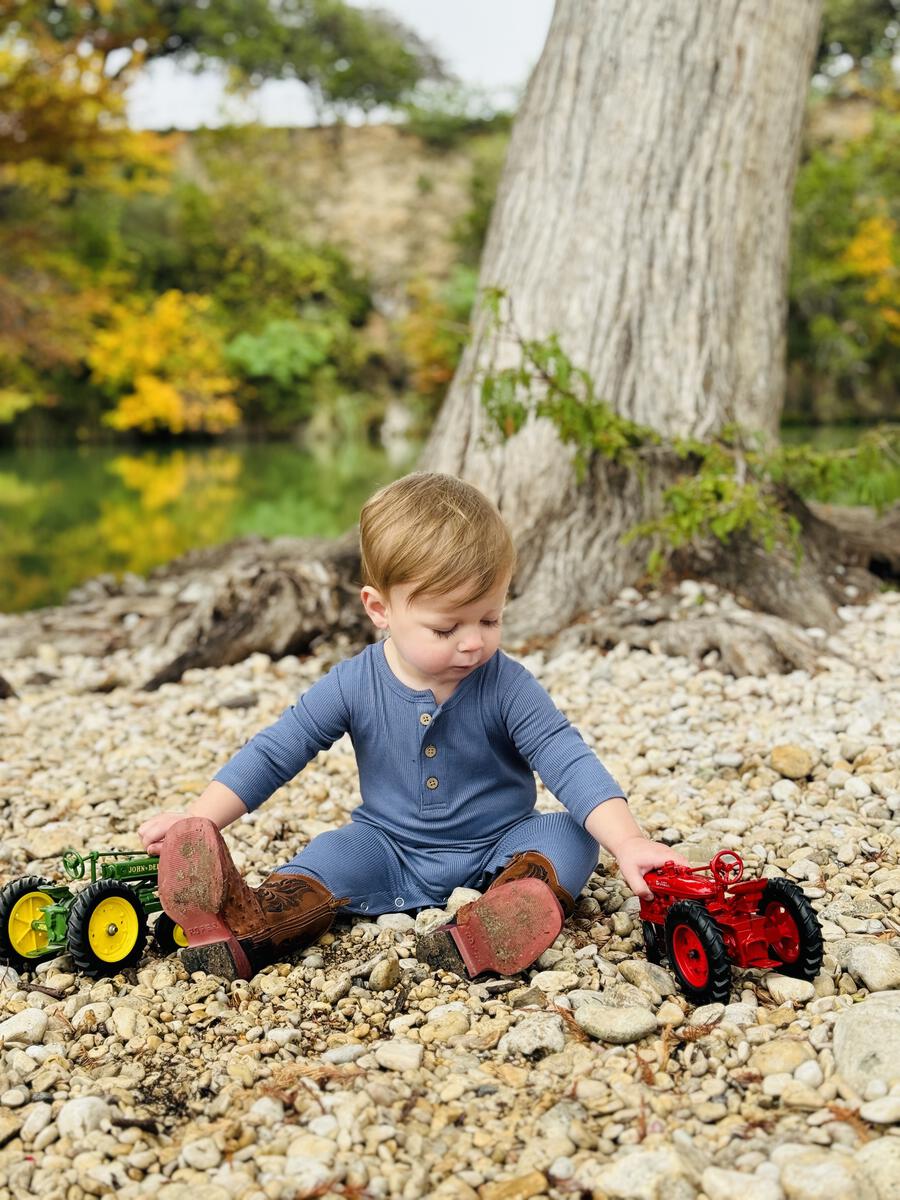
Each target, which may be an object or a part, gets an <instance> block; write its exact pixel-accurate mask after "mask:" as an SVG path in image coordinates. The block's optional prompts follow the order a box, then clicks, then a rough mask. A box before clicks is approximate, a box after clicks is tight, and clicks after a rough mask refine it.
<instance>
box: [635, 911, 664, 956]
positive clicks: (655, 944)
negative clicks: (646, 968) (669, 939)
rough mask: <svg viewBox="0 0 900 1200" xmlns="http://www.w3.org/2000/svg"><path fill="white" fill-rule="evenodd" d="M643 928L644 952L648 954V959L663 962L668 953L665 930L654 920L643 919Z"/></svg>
mask: <svg viewBox="0 0 900 1200" xmlns="http://www.w3.org/2000/svg"><path fill="white" fill-rule="evenodd" d="M641 929H642V930H643V934H644V953H645V954H646V955H647V961H648V962H652V963H661V962H662V960H663V958H664V956H665V953H666V938H665V934H664V932H663V931H662V929H660V927H659V926H658V925H654V924H653V922H652V921H641Z"/></svg>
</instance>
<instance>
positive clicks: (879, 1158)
mask: <svg viewBox="0 0 900 1200" xmlns="http://www.w3.org/2000/svg"><path fill="white" fill-rule="evenodd" d="M853 1160H854V1162H855V1163H857V1164H858V1165H859V1166H860V1167H861V1168H862V1170H863V1172H864V1174H865V1178H866V1179H869V1180H871V1182H872V1184H873V1185H874V1187H875V1191H876V1194H877V1196H878V1200H897V1195H898V1193H900V1188H898V1187H897V1180H898V1179H900V1138H898V1137H896V1136H887V1137H880V1138H876V1139H875V1140H874V1141H871V1142H867V1143H866V1144H865V1145H864V1146H860V1148H859V1149H858V1150H857V1151H856V1152H855V1153H854V1155H853Z"/></svg>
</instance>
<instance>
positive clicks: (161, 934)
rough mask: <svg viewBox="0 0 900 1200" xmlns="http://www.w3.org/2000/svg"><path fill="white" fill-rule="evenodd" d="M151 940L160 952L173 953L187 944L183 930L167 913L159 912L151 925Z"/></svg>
mask: <svg viewBox="0 0 900 1200" xmlns="http://www.w3.org/2000/svg"><path fill="white" fill-rule="evenodd" d="M153 940H154V941H155V942H156V948H157V950H158V951H159V953H160V954H175V953H176V952H177V951H178V950H180V949H181V948H182V946H186V945H187V944H188V940H187V937H186V935H185V932H184V930H183V929H182V928H181V926H180V925H179V924H178V922H177V921H173V920H172V918H171V917H170V916H169V914H168V913H165V912H161V913H160V914H159V916H158V917H157V918H156V924H155V925H154V926H153Z"/></svg>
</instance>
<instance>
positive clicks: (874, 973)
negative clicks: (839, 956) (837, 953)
mask: <svg viewBox="0 0 900 1200" xmlns="http://www.w3.org/2000/svg"><path fill="white" fill-rule="evenodd" d="M846 969H847V970H848V971H849V972H850V974H851V975H853V976H854V977H855V978H856V979H861V980H862V981H863V983H864V984H865V985H866V987H867V988H868V989H869V991H870V992H887V991H892V990H896V989H900V954H898V953H897V951H896V950H895V949H894V947H893V946H888V945H886V944H885V943H884V942H866V943H862V944H857V945H855V946H854V947H853V948H852V950H851V951H850V953H849V954H848V956H847V961H846Z"/></svg>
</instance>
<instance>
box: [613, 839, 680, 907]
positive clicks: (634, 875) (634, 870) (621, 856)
mask: <svg viewBox="0 0 900 1200" xmlns="http://www.w3.org/2000/svg"><path fill="white" fill-rule="evenodd" d="M616 861H617V862H618V864H619V870H620V871H621V872H622V878H623V879H624V880H625V882H626V883H627V884H628V886H629V887H630V888H631V890H632V891H633V892H634V894H635V895H636V896H640V897H643V898H647V899H649V898H650V897H651V896H652V895H653V892H652V891H651V890H650V888H649V887H648V886H647V884H646V883H645V881H644V873H645V872H646V871H649V870H650V869H651V867H661V866H662V865H663V863H667V862H674V863H677V864H678V866H680V867H689V866H690V865H691V864H690V863H689V862H688V860H687V859H686V858H685V857H684V855H683V854H677V853H676V852H675V851H674V850H673V849H672V847H671V846H666V845H665V844H664V843H663V842H651V841H650V840H649V838H645V837H637V836H635V837H630V838H626V840H625V841H624V842H622V843H621V845H620V846H618V847H617V849H616Z"/></svg>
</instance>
